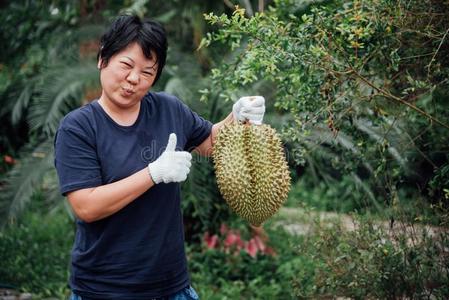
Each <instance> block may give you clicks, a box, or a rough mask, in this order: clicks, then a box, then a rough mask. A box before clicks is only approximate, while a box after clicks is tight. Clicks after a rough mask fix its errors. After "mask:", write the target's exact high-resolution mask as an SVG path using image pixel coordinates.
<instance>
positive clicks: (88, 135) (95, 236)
mask: <svg viewBox="0 0 449 300" xmlns="http://www.w3.org/2000/svg"><path fill="white" fill-rule="evenodd" d="M166 53H167V40H166V35H165V31H164V29H163V28H162V26H161V25H160V24H158V23H156V22H154V21H149V20H148V21H142V20H140V19H139V18H138V17H136V16H121V17H119V18H118V19H116V20H115V21H114V22H113V23H112V25H111V26H110V28H109V29H108V30H107V32H106V33H105V34H104V35H103V37H102V39H101V45H100V50H99V53H98V68H99V70H100V81H101V86H102V93H101V96H100V98H99V99H98V100H95V101H92V102H91V103H89V104H87V105H85V106H83V107H81V108H79V109H76V110H74V111H72V112H70V113H69V114H68V115H67V116H65V117H64V118H63V120H62V121H61V123H60V127H59V129H58V131H57V134H56V137H55V166H56V169H57V172H58V176H59V181H60V190H61V193H62V194H63V195H65V196H67V199H68V201H69V203H70V205H71V207H72V209H73V211H74V213H75V215H76V217H77V218H76V225H77V231H76V238H75V243H74V246H73V249H72V264H71V276H70V287H71V289H72V292H73V294H72V299H198V296H197V295H196V293H195V291H194V290H193V288H192V287H191V286H190V282H189V277H188V271H187V264H186V257H185V250H184V235H183V223H182V214H181V210H180V186H179V183H180V182H182V181H184V180H185V179H186V178H187V175H188V173H189V170H190V166H191V158H192V156H191V154H190V152H191V151H196V152H198V153H199V154H201V155H210V154H211V149H212V144H213V141H214V139H215V136H216V134H217V132H218V131H219V130H220V128H221V127H222V126H223V125H224V124H226V123H229V122H233V121H234V120H236V119H238V120H245V119H247V120H249V121H250V122H251V123H256V124H260V123H261V121H262V118H263V114H264V111H265V106H264V99H263V97H244V98H241V99H239V100H238V101H237V102H236V103H235V104H234V106H233V111H232V112H231V113H230V114H229V116H228V117H226V118H225V119H224V120H223V121H221V122H219V123H217V124H215V125H213V124H212V123H210V122H209V121H206V120H204V119H203V118H201V117H200V116H198V115H197V114H196V113H194V112H192V111H191V110H190V109H189V108H188V107H187V106H186V105H184V104H183V103H182V102H181V101H180V100H179V99H177V98H176V97H174V96H172V95H169V94H166V93H153V92H149V90H150V88H151V87H152V86H153V85H154V83H155V82H156V81H157V80H158V78H159V77H160V74H161V72H162V69H163V67H164V65H165V60H166ZM250 98H255V100H254V99H250ZM251 100H254V101H251Z"/></svg>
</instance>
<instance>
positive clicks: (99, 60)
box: [97, 58, 103, 70]
mask: <svg viewBox="0 0 449 300" xmlns="http://www.w3.org/2000/svg"><path fill="white" fill-rule="evenodd" d="M102 62H103V60H102V59H101V58H99V59H98V64H97V68H98V69H99V70H100V69H101V63H102Z"/></svg>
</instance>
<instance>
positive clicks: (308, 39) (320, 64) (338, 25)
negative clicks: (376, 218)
mask: <svg viewBox="0 0 449 300" xmlns="http://www.w3.org/2000/svg"><path fill="white" fill-rule="evenodd" d="M447 12H448V6H447V3H443V2H439V1H430V0H429V1H388V0H370V1H344V0H337V1H326V2H325V5H321V3H319V4H313V3H311V2H310V1H287V0H277V1H274V3H273V5H272V6H271V7H270V9H268V10H267V11H266V12H264V13H259V14H255V15H254V17H252V18H248V17H247V16H246V13H245V10H244V9H241V8H236V9H235V11H234V13H233V15H232V16H227V15H224V14H223V15H219V16H218V15H214V14H212V13H211V14H207V15H205V18H206V20H208V21H209V23H210V24H212V25H214V26H216V27H217V28H218V29H217V30H216V31H214V32H211V33H209V34H208V36H207V37H206V38H205V39H203V42H202V44H201V46H203V47H205V46H209V45H213V44H216V43H222V44H225V45H226V46H227V47H228V48H230V49H231V50H234V51H235V52H236V54H235V55H233V56H232V57H226V58H225V60H224V61H223V62H222V63H221V65H220V66H218V67H217V68H215V69H213V70H212V81H213V82H214V85H215V86H218V87H220V88H221V90H222V91H223V92H222V94H223V95H222V97H223V98H224V99H232V97H233V94H234V93H235V90H238V89H245V88H247V89H251V88H253V87H256V86H260V85H261V83H263V84H266V85H269V86H271V87H272V90H273V91H274V92H273V93H272V94H271V97H270V98H269V99H268V100H271V101H272V102H274V105H275V107H276V108H277V109H278V115H280V116H282V118H278V119H279V120H281V122H279V123H281V125H283V128H284V130H283V132H284V139H285V141H286V143H287V145H286V146H287V148H288V150H289V156H290V158H291V162H292V163H295V164H301V165H305V166H306V174H307V175H308V176H309V177H312V178H313V179H314V180H315V184H318V183H320V182H324V184H325V185H326V186H327V187H328V188H329V187H330V186H331V185H335V183H338V182H340V181H341V180H343V179H344V178H352V184H351V185H350V186H349V185H348V188H349V187H350V188H351V189H352V190H359V191H360V192H361V193H363V194H364V196H363V198H364V199H366V200H367V201H365V200H363V201H365V202H366V203H367V206H377V207H378V208H382V207H384V206H385V205H386V206H391V205H392V203H393V202H394V201H395V197H396V193H397V191H398V190H399V189H402V188H407V187H409V186H412V185H414V186H415V187H416V186H417V185H418V186H419V187H420V190H416V189H415V190H416V193H417V194H421V195H423V196H425V197H429V202H438V197H441V195H442V194H443V192H442V189H441V187H439V188H437V189H438V190H439V192H438V193H433V194H431V195H429V194H426V193H422V191H426V190H427V188H428V187H429V186H428V183H429V180H430V179H431V178H432V176H435V175H434V173H433V172H431V171H430V170H432V169H438V168H441V167H442V166H443V165H444V164H445V163H447V158H446V157H445V156H443V155H441V153H444V151H447V142H445V141H446V140H447V135H448V130H449V125H448V124H447V123H446V121H445V118H444V112H445V111H446V110H447V101H444V99H445V98H447V95H448V93H447V91H448V84H449V83H448V81H447V76H448V74H449V66H448V64H447V59H445V57H446V56H447V55H448V50H447V49H448V48H447V45H448V38H447V37H448V31H447V26H445V24H447V20H448V17H449V15H448V14H447ZM203 92H204V95H203V96H204V98H207V97H208V92H209V91H208V90H204V91H203ZM285 111H287V112H288V113H289V114H286V113H285ZM416 166H418V168H416ZM429 169H430V170H429ZM429 171H430V172H429ZM444 174H445V173H444ZM345 180H346V179H345ZM379 199H381V200H379ZM359 204H360V203H357V204H356V205H359ZM379 204H380V205H379Z"/></svg>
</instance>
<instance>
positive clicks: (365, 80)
mask: <svg viewBox="0 0 449 300" xmlns="http://www.w3.org/2000/svg"><path fill="white" fill-rule="evenodd" d="M351 69H352V73H353V74H354V75H355V76H357V77H358V78H359V79H360V80H362V81H363V82H364V83H366V84H367V85H369V86H370V87H372V88H373V89H375V90H376V91H378V92H379V93H381V94H382V95H383V96H384V97H387V98H389V99H392V100H394V101H396V102H399V103H401V104H403V105H405V106H408V107H409V108H411V109H413V110H414V111H416V112H418V113H420V114H421V115H423V116H425V117H426V118H428V119H430V120H431V121H433V122H435V123H437V124H439V125H441V126H443V127H445V128H447V129H449V125H447V124H445V123H443V122H441V121H440V120H438V119H436V118H435V117H433V116H432V115H430V114H428V113H427V112H425V111H424V110H422V109H420V108H419V107H417V106H415V105H413V104H411V103H408V102H407V101H405V100H404V99H401V98H399V97H396V96H395V95H392V94H391V93H390V92H388V91H385V90H383V89H382V88H380V87H378V86H376V85H374V83H372V82H371V81H369V80H368V79H366V78H365V77H363V76H362V75H361V74H359V73H358V72H357V71H356V70H354V69H353V68H352V67H351Z"/></svg>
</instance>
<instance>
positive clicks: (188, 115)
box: [180, 101, 212, 152]
mask: <svg viewBox="0 0 449 300" xmlns="http://www.w3.org/2000/svg"><path fill="white" fill-rule="evenodd" d="M180 103H181V113H182V115H183V119H184V130H185V133H186V137H187V143H186V145H185V147H184V150H185V151H189V152H191V151H193V150H194V149H195V148H196V147H197V146H199V145H200V144H201V143H202V142H204V140H205V139H206V138H207V137H209V135H210V133H211V131H212V123H211V122H209V121H207V120H205V119H204V118H202V117H200V116H199V115H198V114H197V113H196V112H194V111H192V110H191V109H190V108H189V107H188V106H187V105H185V104H184V103H182V102H181V101H180Z"/></svg>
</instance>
